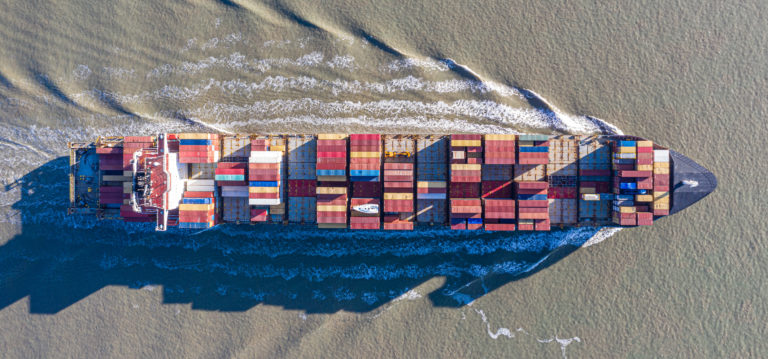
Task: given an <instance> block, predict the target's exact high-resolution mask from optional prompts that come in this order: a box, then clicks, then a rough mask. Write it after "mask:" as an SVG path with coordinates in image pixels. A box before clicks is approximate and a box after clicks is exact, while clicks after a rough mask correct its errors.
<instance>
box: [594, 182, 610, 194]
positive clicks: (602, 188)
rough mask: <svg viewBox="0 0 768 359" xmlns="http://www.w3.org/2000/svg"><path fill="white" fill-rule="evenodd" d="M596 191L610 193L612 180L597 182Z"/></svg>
mask: <svg viewBox="0 0 768 359" xmlns="http://www.w3.org/2000/svg"><path fill="white" fill-rule="evenodd" d="M595 188H596V189H595V191H596V192H597V193H610V192H611V184H610V182H597V184H596V186H595Z"/></svg>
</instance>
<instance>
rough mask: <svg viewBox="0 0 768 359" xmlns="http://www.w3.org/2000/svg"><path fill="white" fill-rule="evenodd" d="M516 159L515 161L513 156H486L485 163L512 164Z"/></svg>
mask: <svg viewBox="0 0 768 359" xmlns="http://www.w3.org/2000/svg"><path fill="white" fill-rule="evenodd" d="M516 162H517V161H515V157H514V156H512V157H505V158H486V159H485V163H486V164H489V165H513V164H515V163H516Z"/></svg>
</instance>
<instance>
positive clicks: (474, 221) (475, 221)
mask: <svg viewBox="0 0 768 359" xmlns="http://www.w3.org/2000/svg"><path fill="white" fill-rule="evenodd" d="M467 224H483V219H482V218H467Z"/></svg>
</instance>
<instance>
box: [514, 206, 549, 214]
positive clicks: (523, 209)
mask: <svg viewBox="0 0 768 359" xmlns="http://www.w3.org/2000/svg"><path fill="white" fill-rule="evenodd" d="M517 211H518V215H522V214H523V213H547V214H549V208H547V207H520V208H518V209H517Z"/></svg>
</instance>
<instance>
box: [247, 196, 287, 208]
mask: <svg viewBox="0 0 768 359" xmlns="http://www.w3.org/2000/svg"><path fill="white" fill-rule="evenodd" d="M248 204H249V205H252V206H276V205H278V204H280V200H279V199H270V198H251V199H249V200H248Z"/></svg>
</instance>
